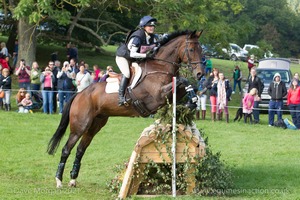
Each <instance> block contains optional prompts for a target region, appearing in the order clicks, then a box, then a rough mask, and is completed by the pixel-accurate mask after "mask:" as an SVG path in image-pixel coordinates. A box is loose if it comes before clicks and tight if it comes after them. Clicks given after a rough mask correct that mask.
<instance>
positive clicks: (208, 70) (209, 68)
mask: <svg viewBox="0 0 300 200" xmlns="http://www.w3.org/2000/svg"><path fill="white" fill-rule="evenodd" d="M211 69H212V61H211V59H210V57H209V56H207V57H206V70H205V74H207V75H209V74H210V73H211Z"/></svg>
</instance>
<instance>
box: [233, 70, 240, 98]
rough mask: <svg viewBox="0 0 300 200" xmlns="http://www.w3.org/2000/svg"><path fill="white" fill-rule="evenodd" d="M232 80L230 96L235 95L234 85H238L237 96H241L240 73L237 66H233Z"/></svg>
mask: <svg viewBox="0 0 300 200" xmlns="http://www.w3.org/2000/svg"><path fill="white" fill-rule="evenodd" d="M232 78H233V91H232V94H235V88H236V85H238V87H239V90H240V92H239V94H241V92H242V87H241V82H242V72H241V70H240V68H239V66H235V68H234V71H233V76H232Z"/></svg>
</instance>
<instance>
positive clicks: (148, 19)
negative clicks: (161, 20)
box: [139, 15, 157, 28]
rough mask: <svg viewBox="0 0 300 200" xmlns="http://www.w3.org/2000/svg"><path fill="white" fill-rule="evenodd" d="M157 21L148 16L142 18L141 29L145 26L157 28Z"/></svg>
mask: <svg viewBox="0 0 300 200" xmlns="http://www.w3.org/2000/svg"><path fill="white" fill-rule="evenodd" d="M156 22H157V19H155V18H153V17H151V16H149V15H147V16H144V17H142V18H141V20H140V23H139V27H141V28H143V27H145V26H156Z"/></svg>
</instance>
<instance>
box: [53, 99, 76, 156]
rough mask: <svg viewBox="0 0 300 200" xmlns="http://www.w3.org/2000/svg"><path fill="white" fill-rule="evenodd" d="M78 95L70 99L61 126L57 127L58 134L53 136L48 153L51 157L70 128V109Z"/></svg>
mask: <svg viewBox="0 0 300 200" xmlns="http://www.w3.org/2000/svg"><path fill="white" fill-rule="evenodd" d="M76 95H77V93H76V94H74V95H73V96H72V97H71V98H70V100H69V101H68V103H67V104H66V105H65V106H64V109H63V113H62V117H61V119H60V123H59V126H58V127H57V129H56V132H55V133H54V135H53V136H52V138H51V140H50V141H49V143H48V148H47V152H48V154H50V155H53V154H54V153H55V152H56V150H57V147H58V145H59V143H60V140H61V139H62V137H63V136H64V134H65V132H66V130H67V128H68V125H69V119H70V108H71V105H72V102H73V100H74V98H75V97H76Z"/></svg>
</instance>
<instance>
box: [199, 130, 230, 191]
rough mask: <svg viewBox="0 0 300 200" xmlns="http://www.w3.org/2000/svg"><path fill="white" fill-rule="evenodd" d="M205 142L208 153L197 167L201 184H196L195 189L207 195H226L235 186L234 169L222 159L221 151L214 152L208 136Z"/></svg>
mask: <svg viewBox="0 0 300 200" xmlns="http://www.w3.org/2000/svg"><path fill="white" fill-rule="evenodd" d="M202 135H204V134H203V131H202ZM205 144H206V148H205V153H206V155H205V156H204V158H202V159H201V160H200V161H199V162H198V165H197V167H196V169H197V172H196V179H197V181H198V182H199V184H197V185H196V188H195V191H196V193H197V194H200V195H205V196H215V195H217V196H218V195H226V190H228V189H232V188H233V186H234V183H233V174H232V171H231V169H230V167H228V166H226V163H225V161H223V160H221V152H217V153H215V154H214V153H213V152H212V150H211V148H210V146H209V144H208V138H206V139H205Z"/></svg>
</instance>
